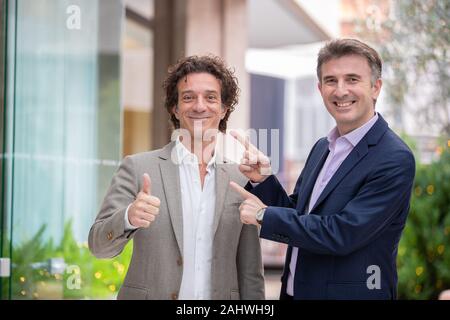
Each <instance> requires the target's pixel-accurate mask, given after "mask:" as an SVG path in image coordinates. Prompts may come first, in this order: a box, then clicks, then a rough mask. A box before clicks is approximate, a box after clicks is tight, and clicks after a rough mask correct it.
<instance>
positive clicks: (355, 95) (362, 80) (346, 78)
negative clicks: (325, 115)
mask: <svg viewBox="0 0 450 320" xmlns="http://www.w3.org/2000/svg"><path fill="white" fill-rule="evenodd" d="M321 71H322V78H321V79H320V82H319V90H320V93H321V94H322V98H323V102H324V103H325V106H326V107H327V109H328V112H329V113H330V114H331V116H332V117H333V118H334V119H335V120H336V125H337V127H338V130H339V133H340V134H341V135H343V134H346V133H348V132H350V131H353V130H354V129H356V128H359V127H360V126H362V125H363V124H364V123H366V122H367V121H369V120H370V118H372V116H373V115H374V113H375V103H374V101H375V100H376V99H377V97H378V95H379V94H380V89H381V85H382V82H381V79H377V80H376V81H375V82H374V83H373V84H372V82H371V77H372V73H371V69H370V67H369V64H368V62H367V60H366V59H365V58H364V57H361V56H359V55H346V56H342V57H340V58H335V59H331V60H329V61H327V62H325V63H324V64H323V65H322V69H321Z"/></svg>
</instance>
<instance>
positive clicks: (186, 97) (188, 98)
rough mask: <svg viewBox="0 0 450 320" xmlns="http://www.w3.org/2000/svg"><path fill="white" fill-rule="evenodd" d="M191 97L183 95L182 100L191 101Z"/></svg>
mask: <svg viewBox="0 0 450 320" xmlns="http://www.w3.org/2000/svg"><path fill="white" fill-rule="evenodd" d="M192 99H193V97H192V96H183V100H184V101H191V100H192Z"/></svg>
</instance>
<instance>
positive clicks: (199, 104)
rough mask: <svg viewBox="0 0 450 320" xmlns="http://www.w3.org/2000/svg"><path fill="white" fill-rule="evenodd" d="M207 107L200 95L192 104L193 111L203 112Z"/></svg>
mask: <svg viewBox="0 0 450 320" xmlns="http://www.w3.org/2000/svg"><path fill="white" fill-rule="evenodd" d="M206 109H207V105H206V101H205V99H204V98H203V97H202V96H199V97H198V98H197V101H196V103H195V104H194V111H196V112H203V111H205V110H206Z"/></svg>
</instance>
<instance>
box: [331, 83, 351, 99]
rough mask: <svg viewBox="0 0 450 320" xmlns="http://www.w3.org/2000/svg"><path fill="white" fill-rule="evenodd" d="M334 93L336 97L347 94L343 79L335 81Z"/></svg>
mask: <svg viewBox="0 0 450 320" xmlns="http://www.w3.org/2000/svg"><path fill="white" fill-rule="evenodd" d="M334 94H335V95H336V96H337V97H344V96H346V95H348V88H347V85H346V84H345V82H344V81H339V82H338V83H337V86H336V90H335V91H334Z"/></svg>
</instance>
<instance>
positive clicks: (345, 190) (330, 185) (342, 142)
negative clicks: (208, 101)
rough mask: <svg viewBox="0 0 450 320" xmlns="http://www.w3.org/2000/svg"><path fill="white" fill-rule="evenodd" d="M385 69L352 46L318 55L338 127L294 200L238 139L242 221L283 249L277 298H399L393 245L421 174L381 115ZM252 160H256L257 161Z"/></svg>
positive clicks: (310, 161)
mask: <svg viewBox="0 0 450 320" xmlns="http://www.w3.org/2000/svg"><path fill="white" fill-rule="evenodd" d="M381 70H382V64H381V59H380V57H379V56H378V54H377V52H376V51H375V50H374V49H372V48H371V47H369V46H368V45H366V44H364V43H362V42H360V41H358V40H355V39H339V40H334V41H331V42H329V43H327V44H326V45H325V47H324V48H322V49H321V50H320V52H319V56H318V64H317V76H318V80H319V84H318V88H319V91H320V93H321V95H322V98H323V101H324V104H325V106H326V108H327V110H328V112H329V113H330V115H331V116H332V117H333V118H334V119H335V121H336V127H335V128H334V129H333V130H331V132H330V133H329V134H328V136H327V137H325V138H322V139H320V140H319V141H317V142H316V144H315V145H314V146H313V148H312V150H311V152H310V154H309V156H308V158H307V160H306V163H305V167H304V169H303V171H302V173H301V175H300V177H299V178H298V181H297V183H296V186H295V189H294V193H293V194H292V195H290V196H288V195H287V194H286V192H285V191H284V189H283V188H282V186H281V185H280V183H279V182H278V180H277V178H276V177H275V176H273V175H270V176H267V175H263V174H261V172H262V170H263V169H265V170H266V171H267V169H268V168H269V167H270V163H269V161H268V159H267V157H266V156H265V155H263V154H262V153H261V152H260V151H258V150H257V149H256V147H254V146H253V145H251V144H250V143H249V142H248V141H247V140H245V139H244V138H243V137H240V136H239V135H237V134H235V137H236V138H237V139H238V140H239V141H241V142H242V143H243V144H244V146H245V148H246V152H245V155H244V157H243V160H242V164H241V165H240V170H241V172H242V173H243V174H245V175H246V176H247V177H248V178H249V179H250V180H251V182H253V184H248V185H247V186H246V189H247V190H249V191H250V192H251V193H250V192H248V191H246V190H244V189H243V188H242V187H240V186H239V185H237V184H234V183H231V185H232V187H233V188H234V189H236V190H237V191H238V192H239V193H240V194H241V196H242V197H243V198H244V199H245V201H244V202H243V203H242V205H241V207H240V212H241V220H242V222H243V223H246V224H253V225H258V224H260V225H261V231H260V237H262V238H265V239H269V240H272V241H277V242H282V243H287V244H288V245H289V246H288V250H287V254H286V262H285V269H284V273H283V276H282V288H281V296H280V298H281V299H395V298H396V295H397V270H396V257H397V247H398V243H399V240H400V236H401V233H402V230H403V228H404V226H405V223H406V218H407V215H408V211H409V202H410V197H411V191H412V186H413V180H414V174H415V161H414V157H413V154H412V152H411V151H410V149H409V148H408V147H407V146H406V145H405V143H403V141H402V140H401V139H400V138H399V137H398V136H397V135H396V134H395V133H394V132H393V131H392V130H391V129H389V127H388V124H387V123H386V121H385V120H384V119H383V117H382V116H381V115H380V114H379V113H377V112H376V111H375V103H376V100H377V98H378V95H379V93H380V90H381V85H382V80H381ZM252 159H255V161H252Z"/></svg>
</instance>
